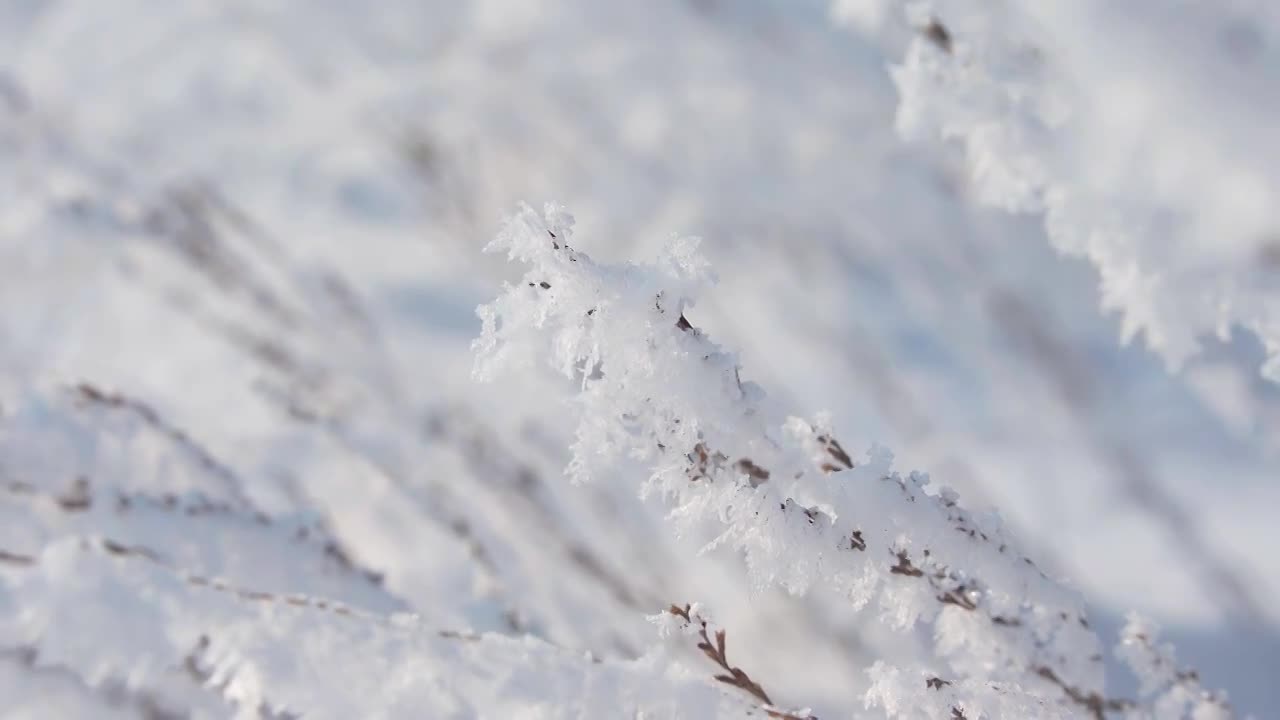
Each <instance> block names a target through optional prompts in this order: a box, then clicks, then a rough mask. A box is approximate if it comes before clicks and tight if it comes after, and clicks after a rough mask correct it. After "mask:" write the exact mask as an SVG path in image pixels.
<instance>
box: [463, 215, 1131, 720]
mask: <svg viewBox="0 0 1280 720" xmlns="http://www.w3.org/2000/svg"><path fill="white" fill-rule="evenodd" d="M571 240H572V218H571V217H570V216H568V215H567V214H566V213H565V212H564V211H563V210H561V209H559V208H556V207H553V206H548V208H547V209H546V211H544V212H541V213H539V212H536V211H534V210H532V209H529V208H525V209H523V210H522V211H521V212H520V213H519V214H517V215H516V217H514V218H513V219H512V220H511V222H510V223H509V224H508V225H507V227H506V228H505V229H504V231H503V232H502V233H501V234H500V235H499V237H498V239H497V240H496V241H495V242H494V243H493V244H492V245H491V249H493V250H498V251H506V252H507V253H508V254H509V256H510V257H511V258H513V259H517V260H520V261H523V262H525V263H526V264H528V265H529V266H530V269H529V271H528V272H527V274H526V275H525V277H524V278H523V280H522V281H521V282H520V283H519V284H516V285H512V286H508V287H507V288H506V291H505V292H504V294H503V295H502V296H501V297H499V298H498V300H497V301H495V302H494V303H492V304H490V305H487V306H483V307H482V308H481V309H480V314H481V317H482V318H483V320H484V330H483V334H482V336H481V337H480V339H478V340H477V341H476V343H475V347H476V349H477V351H478V362H477V368H476V372H477V375H478V376H479V377H481V378H486V377H490V376H492V375H493V374H494V373H495V372H498V371H500V370H503V369H505V368H510V367H512V366H516V365H522V364H528V363H531V362H533V361H535V360H536V359H537V358H538V356H539V355H540V354H545V355H546V356H547V357H548V358H549V359H550V361H551V363H552V365H553V366H554V367H555V368H557V369H559V370H560V371H561V372H563V373H564V374H565V375H567V376H568V377H570V378H572V379H574V380H575V381H576V382H577V383H578V384H579V387H580V391H579V393H578V395H577V404H578V405H579V406H580V416H579V426H578V430H577V442H576V443H575V445H574V447H573V451H574V452H573V460H572V463H571V465H570V474H571V475H572V477H573V478H574V479H575V480H576V481H579V482H590V481H594V480H596V479H598V478H600V477H603V476H605V475H606V474H609V475H614V474H616V473H617V471H618V470H620V469H623V468H625V467H626V466H627V462H625V461H632V460H634V461H638V462H640V463H641V464H643V465H646V466H647V467H648V468H649V472H648V475H647V478H646V479H644V480H643V481H642V482H641V485H640V490H641V491H642V492H645V493H659V494H661V495H662V496H663V497H666V498H667V499H668V500H669V501H670V503H671V506H672V509H671V512H670V515H671V518H672V519H673V520H674V521H675V522H676V524H677V526H678V527H679V526H686V527H688V526H693V525H695V524H699V523H703V522H707V521H712V522H716V523H718V524H719V525H720V534H719V536H718V538H717V539H716V540H715V541H714V542H713V543H712V546H715V545H729V546H732V547H734V548H736V549H738V550H740V551H742V552H743V553H744V556H745V558H746V561H747V565H748V568H749V571H750V573H751V575H752V578H753V580H754V581H755V583H756V584H757V585H758V586H762V587H763V586H768V585H777V586H781V587H783V588H786V589H787V590H789V591H790V592H792V593H794V594H802V593H804V592H806V591H807V590H808V589H809V588H810V587H811V586H812V585H814V584H816V583H825V584H828V585H829V586H831V587H832V588H834V589H836V590H838V591H839V592H841V593H843V594H845V595H847V596H848V597H849V599H850V600H851V602H852V604H853V605H854V606H855V607H863V606H866V605H870V604H874V605H875V606H876V607H877V608H878V610H879V615H880V618H881V619H882V620H883V621H884V622H885V623H887V624H888V625H890V626H892V627H895V628H899V629H908V628H911V627H914V626H916V625H917V624H918V623H922V622H923V623H928V624H931V625H932V626H933V629H934V635H935V637H936V645H935V654H936V658H937V660H938V662H939V663H940V664H941V667H945V668H946V669H945V671H940V672H932V673H930V674H927V675H922V677H924V678H925V680H926V681H927V680H929V678H937V679H938V681H939V682H943V681H945V682H946V685H941V684H938V683H935V682H926V681H921V683H920V686H919V688H918V689H917V692H916V694H915V696H913V697H912V698H911V699H910V701H904V698H903V697H902V696H901V695H899V694H896V693H895V694H893V695H892V697H890V696H888V695H886V694H885V692H884V687H887V686H883V687H882V685H881V683H883V682H889V683H890V684H892V682H896V681H897V680H896V678H899V677H900V676H899V675H895V674H893V673H890V672H888V671H886V670H884V669H883V668H882V669H880V670H876V671H874V672H873V677H874V678H876V680H877V683H878V684H877V686H876V688H873V690H872V692H871V693H869V694H868V702H870V703H873V704H875V705H878V706H880V707H882V708H883V709H884V710H886V711H888V712H890V713H891V714H894V715H895V716H902V717H912V716H914V715H913V714H914V713H916V712H917V711H921V712H923V711H924V710H922V709H923V708H932V707H934V706H935V705H936V704H937V697H939V696H940V695H942V694H948V695H954V694H955V693H963V694H964V696H963V697H954V698H952V699H951V700H948V702H950V703H951V705H952V706H954V707H955V708H956V709H957V711H958V712H960V713H963V714H964V716H965V717H969V718H976V717H999V716H1000V712H1004V711H1006V710H1007V709H1008V708H1009V704H1010V703H1011V702H1012V703H1014V704H1016V705H1018V706H1019V707H1035V708H1037V710H1036V714H1038V715H1041V716H1044V715H1046V714H1053V713H1055V712H1056V713H1060V714H1062V715H1064V716H1072V715H1073V714H1079V713H1087V714H1091V715H1095V716H1098V715H1100V713H1102V712H1103V711H1105V710H1109V709H1117V708H1118V707H1119V705H1117V704H1114V703H1110V702H1109V701H1107V700H1105V699H1104V694H1103V687H1102V660H1103V655H1102V652H1101V645H1100V643H1099V640H1098V638H1097V636H1096V635H1095V634H1094V633H1093V631H1092V629H1091V628H1090V626H1089V623H1088V621H1087V619H1086V615H1085V611H1084V607H1083V603H1082V602H1081V600H1080V598H1079V597H1078V596H1077V594H1076V593H1074V592H1072V591H1070V590H1068V589H1066V588H1065V587H1064V586H1062V585H1061V584H1059V583H1057V582H1055V581H1053V580H1052V579H1050V578H1048V577H1047V576H1046V575H1045V574H1044V573H1042V572H1041V571H1040V570H1038V569H1037V568H1036V566H1035V564H1034V563H1033V562H1032V561H1031V560H1030V559H1029V558H1027V557H1025V556H1024V555H1022V554H1021V553H1019V552H1018V551H1017V547H1016V543H1015V542H1014V540H1013V539H1012V538H1011V537H1009V536H1008V534H1007V533H1005V531H1004V530H1003V529H1002V528H1001V526H1000V523H999V520H998V519H997V518H995V517H994V516H986V515H978V514H975V513H972V512H971V511H969V510H967V509H965V508H963V507H962V506H961V505H960V504H959V502H958V498H957V496H956V494H955V493H954V492H952V491H950V490H949V489H947V488H935V487H934V486H933V485H931V484H930V482H929V480H928V478H927V477H926V476H925V475H923V474H920V473H910V474H908V475H906V476H905V477H904V476H902V475H901V474H899V473H897V472H896V471H894V470H893V469H892V467H891V466H892V455H891V454H890V453H889V452H888V451H887V450H885V449H883V448H872V450H871V451H870V452H868V453H867V454H866V456H865V458H864V459H861V460H855V459H854V458H853V457H852V456H851V455H850V454H849V453H848V452H847V451H846V450H845V448H844V446H843V445H842V444H841V443H840V442H838V441H837V440H835V438H834V434H833V432H832V431H831V428H830V422H829V420H827V419H825V418H822V417H819V418H817V419H815V420H813V421H806V420H800V419H797V418H791V419H789V420H787V421H786V422H785V423H782V422H781V418H774V417H770V414H769V411H768V406H767V404H766V403H765V398H764V393H763V392H762V391H761V390H760V389H759V388H758V387H757V386H755V385H754V384H752V383H750V382H746V381H743V380H742V379H741V377H740V373H739V368H738V365H737V362H736V359H735V358H734V356H733V355H732V354H730V353H728V352H726V351H725V350H724V349H722V348H720V347H719V346H717V345H715V344H714V343H712V342H711V341H710V339H709V338H708V337H707V336H706V335H705V333H703V332H702V331H701V330H699V329H698V328H697V327H696V326H695V325H694V324H693V323H692V322H691V321H690V320H689V319H688V316H687V315H686V310H687V309H688V308H689V307H691V306H692V303H693V300H694V298H695V297H696V295H697V293H698V292H699V291H701V290H702V289H704V288H706V287H707V286H708V285H709V284H710V282H711V280H712V278H711V274H710V272H709V270H708V268H707V266H706V263H705V262H704V261H703V260H702V259H701V258H700V257H699V256H698V255H697V253H696V245H695V243H694V242H693V241H690V240H678V241H676V242H675V243H673V244H672V246H671V247H670V249H669V250H668V252H667V253H666V255H664V256H663V257H662V258H660V259H659V260H658V261H657V262H656V263H654V264H652V265H648V266H636V265H625V266H608V265H601V264H598V263H595V262H594V261H593V260H592V259H591V258H590V257H589V256H587V255H586V254H584V253H582V252H580V251H578V250H576V249H574V248H573V247H572V246H571V245H570V241H571ZM779 429H781V432H779ZM944 675H945V678H944ZM891 678H892V680H891ZM944 687H945V688H947V691H946V693H939V692H938V691H939V690H941V689H942V688H944ZM877 688H878V689H877ZM926 691H927V692H926Z"/></svg>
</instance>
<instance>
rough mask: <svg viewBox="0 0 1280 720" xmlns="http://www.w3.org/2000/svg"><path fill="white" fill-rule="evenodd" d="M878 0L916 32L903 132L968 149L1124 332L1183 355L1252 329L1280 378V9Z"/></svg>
mask: <svg viewBox="0 0 1280 720" xmlns="http://www.w3.org/2000/svg"><path fill="white" fill-rule="evenodd" d="M836 4H837V6H839V4H840V3H839V1H838V0H837V3H836ZM866 4H870V5H875V6H877V7H878V8H879V16H880V17H881V18H882V19H884V20H886V21H887V20H888V18H890V17H894V16H897V17H898V18H899V19H900V20H902V21H903V24H905V25H908V26H913V27H914V28H915V29H916V30H917V33H916V39H915V40H914V41H912V42H911V43H910V45H909V47H908V48H907V50H906V52H905V55H904V56H903V57H902V58H901V61H900V63H898V64H897V65H896V66H895V67H894V68H893V69H892V74H893V79H894V82H895V83H896V84H897V87H898V90H899V94H900V104H899V107H898V117H897V124H898V129H899V130H900V131H901V133H902V134H903V135H904V136H906V137H908V138H912V139H923V140H934V141H945V142H950V143H955V144H956V145H957V146H959V147H960V148H961V150H962V151H963V154H964V158H965V162H966V164H967V167H968V170H969V174H970V179H971V189H972V192H973V193H974V194H975V195H976V197H977V198H978V200H979V201H981V202H983V203H985V204H989V205H992V206H996V207H1000V208H1003V209H1005V210H1008V211H1011V212H1018V213H1035V214H1038V215H1042V216H1043V218H1044V226H1045V230H1046V232H1047V234H1048V237H1049V240H1050V241H1051V242H1052V244H1053V245H1054V247H1056V248H1057V249H1058V250H1059V251H1061V252H1063V253H1065V254H1068V255H1071V256H1076V257H1081V258H1085V259H1087V260H1089V261H1090V262H1092V263H1093V265H1094V266H1095V267H1096V268H1097V270H1098V272H1099V275H1100V280H1101V294H1102V305H1103V307H1104V308H1105V309H1108V310H1118V311H1120V313H1121V315H1122V318H1123V329H1122V333H1123V336H1124V338H1125V339H1126V340H1128V339H1130V338H1132V337H1134V336H1136V335H1137V334H1139V333H1143V334H1144V335H1145V338H1146V342H1147V344H1148V345H1149V346H1150V347H1151V348H1152V349H1153V350H1155V351H1157V352H1159V353H1160V354H1161V355H1162V356H1163V357H1164V358H1165V359H1166V361H1167V362H1168V363H1169V365H1170V366H1172V367H1178V366H1180V365H1181V364H1183V363H1184V362H1185V361H1186V360H1187V359H1188V358H1190V357H1191V356H1193V355H1194V354H1196V353H1197V352H1198V351H1199V348H1200V345H1201V339H1202V337H1203V336H1207V335H1217V336H1218V337H1220V338H1221V339H1223V340H1225V339H1227V338H1229V337H1230V334H1231V332H1232V330H1233V329H1234V328H1235V327H1240V328H1243V329H1245V330H1247V331H1249V332H1251V333H1253V334H1254V335H1256V336H1257V338H1258V339H1259V340H1260V342H1261V344H1262V346H1263V348H1264V350H1265V353H1266V360H1265V362H1264V365H1263V368H1262V372H1263V374H1264V375H1265V376H1267V377H1269V378H1270V379H1272V380H1275V381H1280V287H1277V285H1276V283H1275V282H1274V278H1275V269H1276V267H1277V258H1278V257H1280V243H1278V242H1277V229H1278V228H1280V213H1278V212H1277V209H1276V205H1275V203H1274V202H1273V201H1272V200H1273V198H1274V197H1275V194H1276V190H1277V188H1280V175H1278V174H1277V171H1276V168H1277V166H1278V165H1280V163H1277V159H1278V158H1277V155H1276V149H1277V147H1280V145H1277V143H1276V142H1275V140H1276V135H1275V121H1274V119H1275V115H1276V112H1277V110H1278V109H1280V106H1278V105H1277V99H1276V96H1275V93H1274V92H1272V91H1271V90H1272V88H1273V87H1274V64H1273V63H1272V62H1271V61H1268V60H1266V59H1265V58H1264V57H1263V56H1262V55H1261V48H1263V47H1265V46H1266V45H1267V42H1268V39H1271V40H1274V39H1275V37H1276V36H1277V32H1280V15H1278V14H1277V13H1276V12H1275V11H1274V10H1273V9H1271V7H1270V6H1269V5H1268V4H1266V3H1262V4H1254V3H1227V4H1221V3H1182V4H1179V5H1178V6H1177V7H1176V8H1171V7H1169V6H1168V4H1166V3H1159V2H1153V3H1112V2H1107V1H1106V0H1079V1H1076V2H1069V3H1017V2H1004V1H1001V2H990V1H987V0H983V1H981V2H978V1H975V0H927V1H925V2H898V1H896V0H872V2H871V3H866ZM898 10H902V11H904V12H902V13H901V14H900V15H899V14H898V12H897V11H898ZM1099 28H1105V29H1106V31H1105V32H1099ZM1268 36H1269V37H1268Z"/></svg>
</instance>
